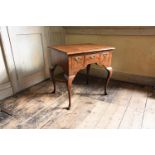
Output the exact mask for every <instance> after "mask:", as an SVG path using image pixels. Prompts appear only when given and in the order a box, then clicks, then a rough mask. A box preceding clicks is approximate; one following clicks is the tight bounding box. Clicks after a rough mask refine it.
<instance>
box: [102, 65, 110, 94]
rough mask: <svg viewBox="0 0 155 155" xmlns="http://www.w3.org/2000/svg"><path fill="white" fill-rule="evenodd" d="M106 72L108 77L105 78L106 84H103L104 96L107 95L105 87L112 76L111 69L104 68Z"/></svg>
mask: <svg viewBox="0 0 155 155" xmlns="http://www.w3.org/2000/svg"><path fill="white" fill-rule="evenodd" d="M106 70H107V72H108V75H107V78H106V83H105V87H104V94H105V95H107V87H108V83H109V80H110V78H111V76H112V67H107V68H106Z"/></svg>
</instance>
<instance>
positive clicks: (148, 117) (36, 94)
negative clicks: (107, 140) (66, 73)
mask: <svg viewBox="0 0 155 155" xmlns="http://www.w3.org/2000/svg"><path fill="white" fill-rule="evenodd" d="M85 78H86V77H85V76H84V75H81V74H78V76H77V77H76V79H75V80H74V82H73V89H72V108H71V110H66V109H65V108H66V107H67V106H68V93H67V89H66V85H65V83H60V82H57V87H56V88H57V90H56V94H51V92H52V90H53V86H52V84H51V81H50V80H46V81H44V82H41V83H39V84H37V85H35V86H33V87H31V88H28V89H26V90H24V91H22V92H20V93H18V94H17V95H15V96H13V97H9V98H7V99H5V100H2V101H1V102H0V103H1V104H0V105H1V107H2V108H3V109H7V111H9V113H10V114H12V116H10V115H8V114H6V113H4V112H0V128H2V129H6V128H11V129H12V128H17V129H23V128H24V129H25V128H26V129H30V128H33V129H36V128H43V129H46V128H51V129H53V128H56V129H74V128H80V129H81V128H82V129H83V128H102V129H107V128H108V129H109V128H110V129H117V128H136V129H137V128H138V129H139V128H155V91H154V90H153V89H152V88H151V87H144V86H140V85H136V84H131V83H127V82H121V81H115V80H111V81H110V83H109V87H108V95H104V84H105V80H104V79H101V78H95V77H90V82H89V84H88V85H86V79H85Z"/></svg>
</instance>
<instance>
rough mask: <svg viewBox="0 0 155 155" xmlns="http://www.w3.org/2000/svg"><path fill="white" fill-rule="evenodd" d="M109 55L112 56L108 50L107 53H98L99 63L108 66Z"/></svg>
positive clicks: (109, 62) (109, 61)
mask: <svg viewBox="0 0 155 155" xmlns="http://www.w3.org/2000/svg"><path fill="white" fill-rule="evenodd" d="M111 57H112V54H111V53H110V52H108V53H105V52H103V53H100V64H102V65H104V66H106V67H108V66H110V65H111Z"/></svg>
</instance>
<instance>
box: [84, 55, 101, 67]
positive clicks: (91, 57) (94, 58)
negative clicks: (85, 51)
mask: <svg viewBox="0 0 155 155" xmlns="http://www.w3.org/2000/svg"><path fill="white" fill-rule="evenodd" d="M99 59H100V55H99V54H98V53H97V54H89V55H86V56H85V62H86V65H87V64H92V63H97V62H98V61H99Z"/></svg>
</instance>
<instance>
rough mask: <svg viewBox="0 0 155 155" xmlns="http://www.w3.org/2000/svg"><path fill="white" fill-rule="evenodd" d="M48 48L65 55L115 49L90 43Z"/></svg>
mask: <svg viewBox="0 0 155 155" xmlns="http://www.w3.org/2000/svg"><path fill="white" fill-rule="evenodd" d="M48 48H50V49H55V50H58V51H60V52H64V53H66V54H67V55H73V54H80V53H89V52H97V51H109V50H114V49H115V48H114V47H111V46H106V45H100V44H92V43H86V44H68V45H67V44H66V45H55V46H48Z"/></svg>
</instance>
